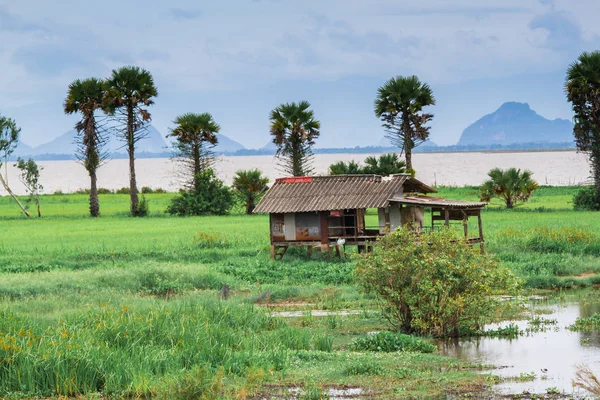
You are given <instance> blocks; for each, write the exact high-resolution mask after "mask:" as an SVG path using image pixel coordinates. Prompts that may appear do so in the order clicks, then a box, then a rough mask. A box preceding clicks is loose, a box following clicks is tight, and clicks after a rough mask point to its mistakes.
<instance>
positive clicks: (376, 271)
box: [356, 229, 518, 336]
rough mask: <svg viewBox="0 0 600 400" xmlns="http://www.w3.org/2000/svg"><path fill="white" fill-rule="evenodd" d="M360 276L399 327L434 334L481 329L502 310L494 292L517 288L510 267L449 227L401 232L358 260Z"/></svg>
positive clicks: (395, 233) (384, 239)
mask: <svg viewBox="0 0 600 400" xmlns="http://www.w3.org/2000/svg"><path fill="white" fill-rule="evenodd" d="M356 277H357V279H358V281H359V283H360V284H361V285H362V286H363V287H364V288H365V289H366V290H367V291H368V292H371V293H375V294H376V295H377V296H378V297H379V298H380V300H382V301H383V303H384V304H385V308H384V314H385V315H386V317H387V318H388V320H389V321H390V322H391V323H392V324H393V325H394V326H395V327H396V328H399V329H400V330H402V331H404V332H416V333H419V334H426V335H433V336H459V335H461V334H468V333H469V332H476V331H478V330H480V328H481V327H482V326H483V325H485V324H486V323H488V322H490V321H491V320H492V319H493V317H494V314H495V313H496V312H497V311H498V310H499V309H501V303H500V302H499V300H498V299H496V298H495V297H494V296H492V295H494V294H496V293H505V292H510V291H512V290H514V289H516V288H517V286H518V280H517V278H516V277H515V276H514V275H513V273H512V272H511V271H510V270H509V269H508V268H505V267H502V266H500V265H499V263H498V262H497V261H496V260H495V259H494V258H493V257H491V256H489V255H482V254H479V252H478V251H477V250H476V249H473V248H472V247H471V246H469V245H468V244H467V243H466V242H465V241H464V238H462V237H460V236H458V234H457V233H454V232H452V231H450V230H448V229H443V230H440V231H435V232H429V233H423V234H418V233H416V232H415V231H413V230H410V229H398V230H396V231H395V232H393V233H391V234H390V235H387V236H385V237H383V238H382V239H380V240H379V241H378V245H377V246H375V248H374V250H373V252H372V253H367V254H365V255H362V256H360V257H359V258H358V268H357V270H356Z"/></svg>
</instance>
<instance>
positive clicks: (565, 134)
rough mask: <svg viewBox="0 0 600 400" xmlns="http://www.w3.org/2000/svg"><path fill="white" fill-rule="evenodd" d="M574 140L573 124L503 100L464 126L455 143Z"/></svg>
mask: <svg viewBox="0 0 600 400" xmlns="http://www.w3.org/2000/svg"><path fill="white" fill-rule="evenodd" d="M572 141H573V124H572V123H571V121H569V120H566V119H554V120H549V119H546V118H544V117H542V116H541V115H539V114H538V113H536V112H535V111H534V110H532V109H531V108H530V107H529V104H527V103H517V102H509V103H504V104H502V106H501V107H500V108H499V109H498V110H496V111H495V112H493V113H491V114H488V115H486V116H484V117H482V118H481V119H479V120H478V121H477V122H475V123H473V124H472V125H471V126H469V127H468V128H467V129H465V130H464V131H463V133H462V136H461V137H460V140H459V141H458V144H457V145H458V146H469V145H478V146H488V145H511V144H515V143H566V142H572Z"/></svg>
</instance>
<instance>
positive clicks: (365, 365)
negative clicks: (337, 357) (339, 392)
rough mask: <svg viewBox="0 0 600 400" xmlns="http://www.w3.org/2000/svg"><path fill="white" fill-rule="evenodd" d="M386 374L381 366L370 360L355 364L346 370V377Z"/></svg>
mask: <svg viewBox="0 0 600 400" xmlns="http://www.w3.org/2000/svg"><path fill="white" fill-rule="evenodd" d="M384 372H385V370H384V369H383V367H382V366H381V365H379V364H378V363H377V362H376V361H373V360H369V359H366V360H362V361H358V362H354V363H352V364H349V365H348V366H346V368H344V375H346V376H353V375H380V374H382V373H384Z"/></svg>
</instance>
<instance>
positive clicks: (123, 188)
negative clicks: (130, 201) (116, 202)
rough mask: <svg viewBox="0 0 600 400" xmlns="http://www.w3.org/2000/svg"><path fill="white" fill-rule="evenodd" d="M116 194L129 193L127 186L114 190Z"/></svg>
mask: <svg viewBox="0 0 600 400" xmlns="http://www.w3.org/2000/svg"><path fill="white" fill-rule="evenodd" d="M115 193H116V194H129V188H128V187H122V188H121V189H117V190H115Z"/></svg>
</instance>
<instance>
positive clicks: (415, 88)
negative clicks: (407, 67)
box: [375, 75, 435, 169]
mask: <svg viewBox="0 0 600 400" xmlns="http://www.w3.org/2000/svg"><path fill="white" fill-rule="evenodd" d="M434 104H435V98H434V97H433V92H432V90H431V88H430V87H429V85H427V84H426V83H423V82H421V81H420V80H419V78H418V77H416V76H414V75H413V76H408V77H404V76H397V77H395V78H392V79H390V80H389V81H387V82H386V83H385V84H384V85H383V86H381V87H380V88H379V89H378V90H377V98H376V99H375V115H376V116H377V117H378V118H380V119H381V121H382V123H383V127H384V128H385V129H386V131H387V137H388V138H389V139H390V140H391V141H392V143H393V144H395V145H396V146H398V147H399V148H400V149H401V153H402V152H404V154H405V157H406V167H407V168H408V169H413V165H412V150H413V148H415V147H417V146H418V145H419V144H421V143H423V142H424V141H425V140H427V138H428V137H429V127H428V126H427V123H428V122H429V121H431V120H432V119H433V114H427V113H424V112H423V107H427V106H432V105H434Z"/></svg>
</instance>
